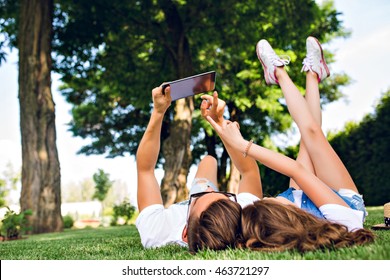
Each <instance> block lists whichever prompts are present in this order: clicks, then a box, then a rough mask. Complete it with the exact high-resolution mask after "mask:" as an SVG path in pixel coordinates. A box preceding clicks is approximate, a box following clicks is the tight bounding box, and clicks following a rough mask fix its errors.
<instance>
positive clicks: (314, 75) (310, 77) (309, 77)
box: [306, 71, 319, 83]
mask: <svg viewBox="0 0 390 280" xmlns="http://www.w3.org/2000/svg"><path fill="white" fill-rule="evenodd" d="M306 80H307V81H310V80H313V81H316V82H317V83H319V78H318V74H317V73H316V72H314V71H306Z"/></svg>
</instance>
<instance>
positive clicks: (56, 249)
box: [0, 207, 390, 260]
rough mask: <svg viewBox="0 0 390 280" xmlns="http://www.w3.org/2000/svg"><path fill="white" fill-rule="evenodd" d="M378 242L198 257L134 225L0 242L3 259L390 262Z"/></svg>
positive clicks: (378, 219)
mask: <svg viewBox="0 0 390 280" xmlns="http://www.w3.org/2000/svg"><path fill="white" fill-rule="evenodd" d="M368 212H369V216H368V217H367V220H366V223H365V226H366V227H371V226H372V225H374V224H380V223H383V207H371V208H368ZM376 234H377V239H376V241H375V243H373V244H370V245H366V246H357V247H352V248H343V249H339V250H324V251H315V252H309V253H306V254H300V253H298V252H295V251H286V252H282V253H262V252H253V251H249V250H238V249H236V250H225V251H210V250H205V251H202V252H200V253H198V254H196V255H191V254H190V253H188V250H187V249H186V248H182V247H179V246H174V245H171V246H166V247H163V248H159V249H144V248H143V247H142V245H141V242H140V238H139V235H138V231H137V229H136V227H135V226H134V225H129V226H118V227H108V228H97V229H92V228H86V229H80V230H65V231H64V232H62V233H48V234H39V235H31V236H28V237H27V238H26V239H23V240H17V241H6V242H1V243H0V258H1V259H2V260H132V259H133V260H134V259H138V260H157V259H158V260H191V259H195V260H239V259H248V260H257V259H262V260H303V259H305V260H355V259H358V260H382V259H386V260H389V259H390V230H389V231H376Z"/></svg>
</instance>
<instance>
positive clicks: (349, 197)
mask: <svg viewBox="0 0 390 280" xmlns="http://www.w3.org/2000/svg"><path fill="white" fill-rule="evenodd" d="M293 191H294V188H291V187H290V188H288V189H287V190H286V191H284V192H282V193H280V194H278V195H277V196H281V197H284V198H286V199H288V200H290V201H291V202H294V201H295V200H294V195H293ZM333 191H334V192H335V193H336V194H337V195H338V196H340V197H341V198H342V199H343V200H344V201H345V203H347V204H348V206H349V207H351V209H354V210H358V211H362V212H363V213H364V215H363V221H364V219H365V217H366V216H367V215H368V213H367V211H366V207H365V205H364V201H363V196H362V195H360V194H358V193H356V192H354V191H352V190H350V189H340V190H339V191H335V190H333ZM300 208H302V209H303V210H306V211H307V212H309V213H311V214H313V215H314V216H316V217H319V218H324V216H323V215H322V213H321V211H320V210H319V209H318V207H317V206H316V205H315V204H314V203H313V202H312V201H311V199H310V198H309V197H308V196H307V195H306V194H305V193H304V192H302V203H301V207H300Z"/></svg>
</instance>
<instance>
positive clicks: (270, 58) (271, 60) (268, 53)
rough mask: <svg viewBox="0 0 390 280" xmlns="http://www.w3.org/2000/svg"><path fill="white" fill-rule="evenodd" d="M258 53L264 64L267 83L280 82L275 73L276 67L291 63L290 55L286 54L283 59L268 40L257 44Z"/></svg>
mask: <svg viewBox="0 0 390 280" xmlns="http://www.w3.org/2000/svg"><path fill="white" fill-rule="evenodd" d="M256 53H257V57H258V58H259V60H260V62H261V65H263V70H264V78H265V81H266V83H267V85H271V84H273V85H277V84H279V82H278V79H277V78H276V75H275V70H276V67H280V66H284V65H287V64H289V63H290V57H288V56H286V58H285V59H281V58H280V57H279V56H278V55H277V54H276V53H275V51H274V50H273V49H272V47H271V45H270V44H269V43H268V41H267V40H264V39H262V40H260V41H259V42H258V43H257V45H256Z"/></svg>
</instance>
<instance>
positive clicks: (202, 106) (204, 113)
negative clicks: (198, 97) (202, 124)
mask: <svg viewBox="0 0 390 280" xmlns="http://www.w3.org/2000/svg"><path fill="white" fill-rule="evenodd" d="M208 106H209V105H208V102H207V101H206V100H203V101H202V103H201V104H200V112H201V115H202V117H206V116H207V115H208V114H207V109H208Z"/></svg>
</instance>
